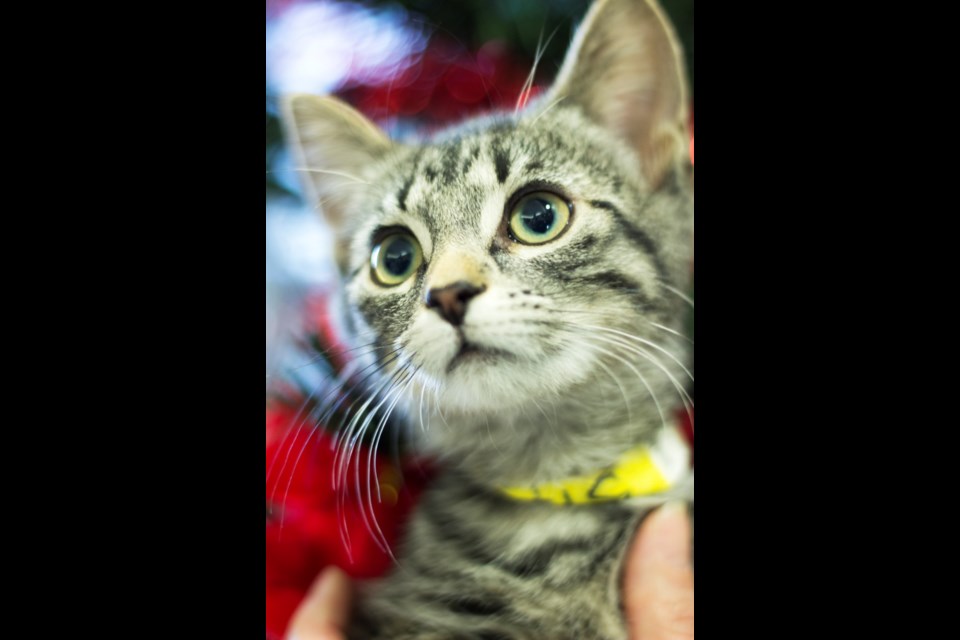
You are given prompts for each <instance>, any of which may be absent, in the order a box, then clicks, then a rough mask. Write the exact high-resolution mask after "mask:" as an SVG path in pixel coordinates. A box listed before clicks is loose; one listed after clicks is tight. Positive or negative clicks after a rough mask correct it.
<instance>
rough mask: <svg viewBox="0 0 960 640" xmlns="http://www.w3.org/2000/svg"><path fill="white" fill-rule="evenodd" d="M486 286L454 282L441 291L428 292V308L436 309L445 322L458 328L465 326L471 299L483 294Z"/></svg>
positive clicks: (440, 289)
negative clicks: (465, 317)
mask: <svg viewBox="0 0 960 640" xmlns="http://www.w3.org/2000/svg"><path fill="white" fill-rule="evenodd" d="M486 288H487V287H486V286H480V287H478V286H476V285H473V284H470V283H469V282H464V281H462V280H461V281H460V282H454V283H453V284H449V285H447V286H445V287H440V288H439V289H430V290H429V291H427V300H426V302H427V308H428V309H436V310H437V313H439V314H440V315H441V316H442V317H443V319H444V320H446V321H447V322H449V323H450V324H452V325H453V326H455V327H457V326H460V325H461V324H463V316H465V315H466V313H467V303H468V302H469V301H470V298H472V297H474V296H475V295H477V294H480V293H483V292H484V291H485V290H486Z"/></svg>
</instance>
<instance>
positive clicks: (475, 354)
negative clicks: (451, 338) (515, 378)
mask: <svg viewBox="0 0 960 640" xmlns="http://www.w3.org/2000/svg"><path fill="white" fill-rule="evenodd" d="M498 358H511V359H512V358H514V354H512V353H510V352H509V351H504V350H502V349H496V348H494V347H484V346H481V345H478V344H474V343H472V342H468V341H467V340H466V339H461V341H460V350H459V351H457V354H456V355H455V356H453V358H451V359H450V363H449V364H448V365H447V373H451V372H452V371H453V370H454V369H456V368H457V367H459V366H460V365H462V364H464V363H466V362H484V361H487V362H489V361H492V360H496V359H498Z"/></svg>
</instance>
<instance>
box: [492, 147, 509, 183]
mask: <svg viewBox="0 0 960 640" xmlns="http://www.w3.org/2000/svg"><path fill="white" fill-rule="evenodd" d="M493 163H494V165H496V168H497V180H499V181H500V184H503V183H504V182H506V181H507V176H509V175H510V156H508V155H507V152H506V151H504V149H503V147H501V146H500V145H495V146H494V147H493Z"/></svg>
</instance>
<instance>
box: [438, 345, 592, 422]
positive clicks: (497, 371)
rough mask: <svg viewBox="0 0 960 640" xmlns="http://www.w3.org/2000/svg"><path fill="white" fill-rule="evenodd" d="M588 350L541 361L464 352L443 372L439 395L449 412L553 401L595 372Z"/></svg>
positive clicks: (505, 408) (486, 412)
mask: <svg viewBox="0 0 960 640" xmlns="http://www.w3.org/2000/svg"><path fill="white" fill-rule="evenodd" d="M583 355H584V354H579V353H576V352H568V353H561V354H556V355H553V356H547V357H544V358H541V359H540V360H539V361H531V360H527V359H518V358H517V357H516V356H514V355H502V354H497V353H491V352H486V351H485V352H480V353H477V354H474V355H467V356H463V355H461V356H458V357H457V358H455V359H454V361H453V362H452V363H451V364H453V365H454V366H452V367H450V368H448V371H447V372H445V375H443V376H442V377H441V379H442V385H441V391H440V393H439V394H438V398H437V399H438V400H439V402H440V406H441V408H442V409H443V411H445V412H448V411H454V412H459V413H469V414H473V415H479V414H482V415H492V414H496V413H498V412H501V411H505V412H514V411H515V410H516V409H517V408H518V407H519V408H522V407H536V406H537V403H544V402H546V403H551V402H552V401H553V399H555V398H557V397H559V396H561V395H562V394H563V393H564V392H565V391H568V390H569V389H570V388H571V387H573V386H575V385H578V384H580V383H582V382H583V381H584V380H586V379H587V378H588V377H589V372H590V371H591V370H592V367H591V366H590V363H588V362H586V361H585V358H584V357H583Z"/></svg>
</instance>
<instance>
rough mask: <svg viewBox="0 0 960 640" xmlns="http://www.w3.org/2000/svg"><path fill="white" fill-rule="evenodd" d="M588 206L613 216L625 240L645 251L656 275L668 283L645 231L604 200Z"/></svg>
mask: <svg viewBox="0 0 960 640" xmlns="http://www.w3.org/2000/svg"><path fill="white" fill-rule="evenodd" d="M590 204H591V205H592V206H594V207H596V208H598V209H604V210H605V211H608V212H610V215H612V216H613V219H614V220H616V221H617V224H619V225H620V228H621V229H623V232H624V234H626V236H627V238H629V239H630V240H632V241H633V242H634V243H635V244H638V245H640V247H641V248H642V249H643V250H644V251H646V253H647V255H649V256H650V259H651V260H653V266H654V268H655V269H656V270H657V275H658V276H659V277H660V279H661V280H662V281H664V282H669V280H668V279H667V269H666V267H665V266H664V264H663V259H662V258H661V257H660V251H659V250H658V249H657V243H656V242H654V241H653V238H651V237H650V236H648V235H647V233H646V231H644V230H643V229H641V228H640V227H638V226H636V225H635V224H633V223H632V222H630V221H629V220H627V218H626V216H624V215H623V213H621V212H620V210H619V209H617V208H616V207H615V206H614V205H613V204H612V203H610V202H607V201H605V200H591V201H590Z"/></svg>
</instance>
